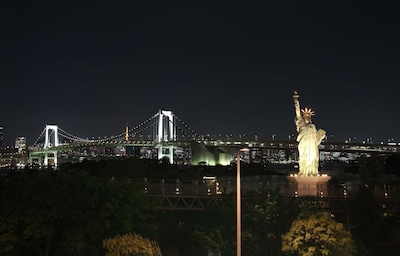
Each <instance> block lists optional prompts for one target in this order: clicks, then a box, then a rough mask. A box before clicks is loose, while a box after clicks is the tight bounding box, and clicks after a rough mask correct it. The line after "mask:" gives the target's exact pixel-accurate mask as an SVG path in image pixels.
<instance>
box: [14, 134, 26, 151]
mask: <svg viewBox="0 0 400 256" xmlns="http://www.w3.org/2000/svg"><path fill="white" fill-rule="evenodd" d="M15 148H16V149H18V153H22V152H23V151H24V150H25V149H26V138H25V137H17V138H16V139H15Z"/></svg>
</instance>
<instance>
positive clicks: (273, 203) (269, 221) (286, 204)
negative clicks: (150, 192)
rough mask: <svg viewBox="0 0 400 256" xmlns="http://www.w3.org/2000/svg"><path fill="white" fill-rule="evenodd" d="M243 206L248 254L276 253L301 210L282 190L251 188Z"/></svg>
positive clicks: (243, 237)
mask: <svg viewBox="0 0 400 256" xmlns="http://www.w3.org/2000/svg"><path fill="white" fill-rule="evenodd" d="M244 201H245V202H244V203H245V204H246V205H247V206H248V208H244V209H243V218H242V223H243V224H242V241H243V242H242V243H243V251H244V252H246V255H277V254H279V253H280V249H281V235H282V233H284V232H286V231H287V230H289V228H290V225H291V223H292V221H293V220H294V219H295V218H296V216H297V215H298V212H299V207H298V205H297V203H296V202H295V201H294V200H285V199H284V198H283V197H282V195H281V194H280V192H279V190H272V191H266V190H259V191H248V192H247V193H246V194H245V199H244Z"/></svg>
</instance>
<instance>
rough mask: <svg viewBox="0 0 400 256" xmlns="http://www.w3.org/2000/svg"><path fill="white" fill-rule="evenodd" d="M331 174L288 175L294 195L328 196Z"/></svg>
mask: <svg viewBox="0 0 400 256" xmlns="http://www.w3.org/2000/svg"><path fill="white" fill-rule="evenodd" d="M330 178H331V176H328V175H326V174H322V175H318V176H299V175H297V174H295V175H292V174H291V175H290V176H287V179H288V180H289V181H290V183H291V191H292V193H293V195H294V196H315V197H324V196H328V181H329V180H330Z"/></svg>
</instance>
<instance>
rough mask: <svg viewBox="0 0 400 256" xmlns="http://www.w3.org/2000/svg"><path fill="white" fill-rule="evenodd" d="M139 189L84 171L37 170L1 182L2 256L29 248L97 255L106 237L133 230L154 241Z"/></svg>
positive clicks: (149, 215) (146, 202) (148, 208)
mask: <svg viewBox="0 0 400 256" xmlns="http://www.w3.org/2000/svg"><path fill="white" fill-rule="evenodd" d="M142 188H143V187H142V186H137V185H136V184H135V183H133V182H129V180H126V181H117V180H115V181H111V180H100V179H98V178H93V177H90V176H88V175H87V174H86V173H85V172H83V171H76V172H71V171H40V172H38V173H33V174H28V173H22V174H18V175H14V176H12V177H8V178H6V179H4V180H1V184H0V205H2V210H1V211H0V219H1V220H2V221H1V222H0V234H1V235H0V254H6V255H11V253H15V254H17V255H20V254H21V253H19V252H20V251H26V250H28V249H29V250H35V251H36V252H37V255H43V256H47V255H51V254H53V255H77V256H78V255H89V253H91V254H92V255H98V254H99V253H101V250H102V248H101V244H102V240H103V239H104V237H110V236H114V235H115V234H120V233H128V232H134V231H136V232H141V233H142V234H146V235H147V236H155V229H154V226H153V225H152V223H151V222H152V221H153V220H152V219H151V218H152V213H153V211H155V209H154V207H153V206H152V205H151V200H149V199H148V198H145V196H144V193H143V191H141V190H139V189H142ZM18 253H19V254H18ZM30 255H32V251H31V252H30Z"/></svg>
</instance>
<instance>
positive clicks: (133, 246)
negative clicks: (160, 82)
mask: <svg viewBox="0 0 400 256" xmlns="http://www.w3.org/2000/svg"><path fill="white" fill-rule="evenodd" d="M103 247H104V249H106V250H107V253H106V256H161V255H162V254H161V249H160V247H159V246H158V244H157V242H155V241H153V240H150V239H147V238H145V237H143V236H141V235H139V234H136V233H128V234H125V235H116V236H115V237H113V238H106V239H104V240H103Z"/></svg>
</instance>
